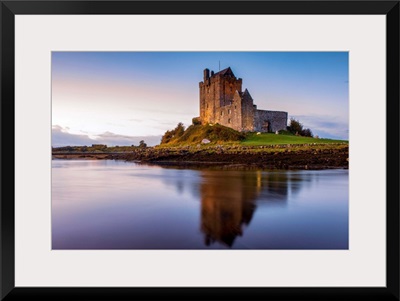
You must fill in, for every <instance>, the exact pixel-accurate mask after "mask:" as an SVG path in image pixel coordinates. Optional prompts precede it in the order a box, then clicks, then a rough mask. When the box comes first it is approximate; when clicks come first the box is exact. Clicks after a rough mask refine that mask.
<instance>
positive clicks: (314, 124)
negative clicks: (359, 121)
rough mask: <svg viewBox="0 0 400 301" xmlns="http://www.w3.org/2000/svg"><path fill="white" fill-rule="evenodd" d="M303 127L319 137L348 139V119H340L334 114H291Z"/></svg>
mask: <svg viewBox="0 0 400 301" xmlns="http://www.w3.org/2000/svg"><path fill="white" fill-rule="evenodd" d="M290 117H293V118H294V119H296V120H298V121H300V123H301V124H303V126H304V128H309V129H310V130H311V131H312V133H313V134H314V135H318V136H319V137H320V138H330V139H344V140H348V139H349V123H348V120H340V118H337V117H335V116H320V115H318V116H315V115H293V116H290Z"/></svg>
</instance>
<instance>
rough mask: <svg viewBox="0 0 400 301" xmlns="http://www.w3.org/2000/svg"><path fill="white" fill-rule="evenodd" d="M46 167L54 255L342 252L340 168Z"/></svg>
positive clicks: (344, 226) (344, 177)
mask: <svg viewBox="0 0 400 301" xmlns="http://www.w3.org/2000/svg"><path fill="white" fill-rule="evenodd" d="M53 168H54V169H53V173H52V174H53V176H52V235H53V248H55V249H203V248H207V249H208V248H213V249H215V248H237V249H346V248H347V247H348V196H347V193H348V171H334V170H333V171H330V170H327V171H266V170H243V169H240V170H232V169H221V168H204V167H202V168H191V169H188V168H177V167H172V166H169V167H165V166H164V167H160V166H147V165H138V164H133V163H124V162H113V161H102V162H99V161H92V162H87V161H86V162H76V161H75V162H68V161H53Z"/></svg>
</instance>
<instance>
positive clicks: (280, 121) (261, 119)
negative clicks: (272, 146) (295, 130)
mask: <svg viewBox="0 0 400 301" xmlns="http://www.w3.org/2000/svg"><path fill="white" fill-rule="evenodd" d="M287 118H288V113H287V112H280V111H265V110H255V118H254V131H256V132H273V133H275V132H276V131H280V130H286V127H287Z"/></svg>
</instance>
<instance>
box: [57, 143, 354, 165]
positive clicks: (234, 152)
mask: <svg viewBox="0 0 400 301" xmlns="http://www.w3.org/2000/svg"><path fill="white" fill-rule="evenodd" d="M348 148H349V147H348V144H347V143H338V144H302V145H299V144H297V145H294V144H293V145H275V146H270V145H268V146H240V145H214V146H202V147H198V146H197V147H196V146H182V147H162V148H161V147H146V148H136V149H134V150H132V151H129V152H79V153H78V152H65V151H64V152H57V151H56V149H53V152H52V157H53V158H54V159H66V160H68V159H69V160H71V159H73V160H107V159H108V160H124V161H135V162H140V163H150V164H157V165H169V166H186V167H193V166H208V165H212V166H216V165H221V166H226V167H227V166H236V167H237V166H244V167H256V168H268V169H333V168H334V169H336V168H344V169H347V168H348Z"/></svg>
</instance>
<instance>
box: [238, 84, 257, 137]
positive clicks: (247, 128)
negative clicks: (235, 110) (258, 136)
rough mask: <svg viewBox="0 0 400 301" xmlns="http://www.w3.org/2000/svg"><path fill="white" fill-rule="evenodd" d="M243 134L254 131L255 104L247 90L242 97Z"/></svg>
mask: <svg viewBox="0 0 400 301" xmlns="http://www.w3.org/2000/svg"><path fill="white" fill-rule="evenodd" d="M241 111H242V130H241V131H242V132H252V131H254V104H253V99H252V98H251V96H250V94H249V93H248V92H247V90H246V91H245V92H244V93H243V96H242V110H241Z"/></svg>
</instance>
